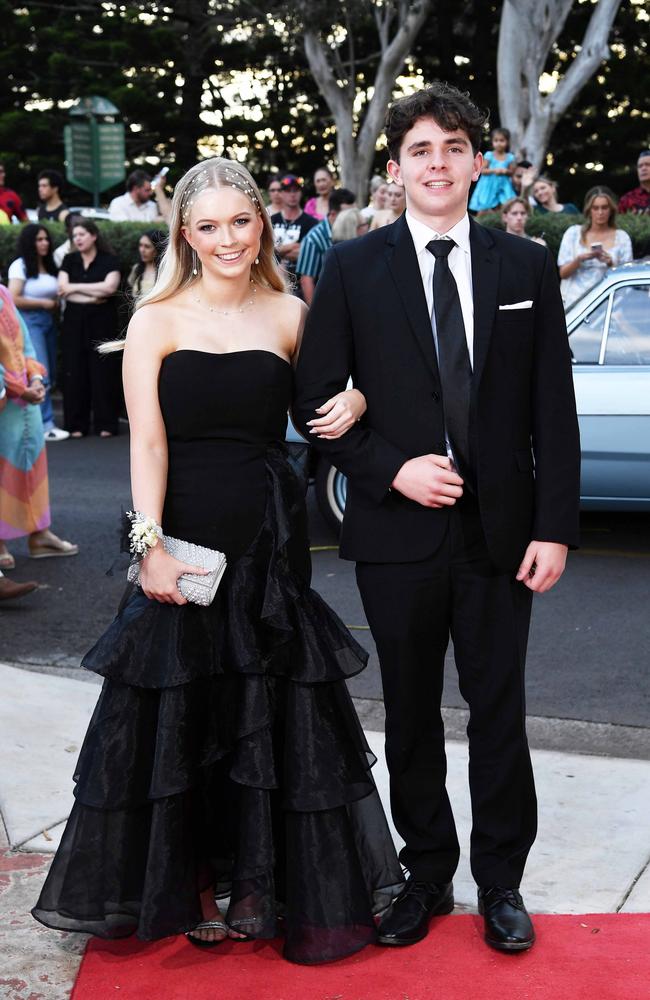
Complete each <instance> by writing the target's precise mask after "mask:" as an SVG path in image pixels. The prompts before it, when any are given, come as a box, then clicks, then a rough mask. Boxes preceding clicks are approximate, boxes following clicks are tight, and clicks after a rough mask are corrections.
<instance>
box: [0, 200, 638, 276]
mask: <svg viewBox="0 0 650 1000" xmlns="http://www.w3.org/2000/svg"><path fill="white" fill-rule="evenodd" d="M96 221H97V225H98V226H99V228H100V229H101V231H102V233H103V234H104V236H105V237H106V239H107V241H108V243H109V244H110V247H111V250H112V251H113V253H114V254H115V255H116V256H117V258H118V259H119V261H120V269H121V271H122V277H123V278H126V275H127V274H128V273H129V271H130V270H131V268H132V267H133V265H134V264H135V262H136V261H137V260H138V240H139V239H140V236H141V234H142V233H144V232H146V231H147V230H148V229H152V228H157V225H156V223H149V224H146V223H144V224H143V223H141V222H108V220H104V219H98V220H96ZM480 221H481V223H482V225H484V226H495V227H496V228H497V229H503V223H502V222H501V215H500V213H498V212H491V213H489V214H487V215H482V216H481V220H480ZM583 221H584V220H583V217H582V216H581V215H562V214H555V215H551V214H548V213H547V214H546V215H534V216H533V217H532V218H531V219H530V220H529V221H528V224H527V225H526V232H527V233H529V234H530V235H531V236H541V235H542V233H543V234H544V239H545V240H546V243H547V244H548V247H549V249H550V250H551V252H552V253H553V254H554V255H555V256H556V257H557V254H558V250H559V249H560V241H561V239H562V236H563V234H564V231H565V229H567V228H568V227H569V226H575V225H576V223H582V222H583ZM617 222H618V225H619V226H620V227H621V229H624V230H625V232H626V233H629V234H630V239H631V240H632V247H633V249H634V257H635V259H636V260H638V259H639V258H641V257H645V256H647V255H648V254H650V216H647V215H619V216H618V219H617ZM47 228H48V230H49V232H50V233H51V235H52V239H53V241H54V245H55V246H59V245H60V244H61V243H63V241H64V239H65V232H64V228H63V226H62V225H60V224H59V223H58V222H52V223H50V222H48V223H47ZM160 228H161V229H163V228H165V227H164V225H163V224H162V223H161V224H160ZM19 232H20V227H19V226H0V271H1V272H2V277H3V280H5V279H6V277H7V268H8V267H9V265H10V264H11V262H12V260H14V259H15V257H16V240H17V238H18V233H19Z"/></svg>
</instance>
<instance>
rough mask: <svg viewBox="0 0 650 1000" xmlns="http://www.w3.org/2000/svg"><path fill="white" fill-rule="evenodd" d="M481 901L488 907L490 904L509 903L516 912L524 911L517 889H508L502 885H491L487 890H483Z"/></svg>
mask: <svg viewBox="0 0 650 1000" xmlns="http://www.w3.org/2000/svg"><path fill="white" fill-rule="evenodd" d="M483 900H484V902H486V903H488V905H492V903H510V905H511V906H515V907H516V908H517V909H518V910H523V909H524V901H523V899H522V897H521V893H520V892H518V890H517V889H509V888H507V887H506V886H503V885H493V886H490V888H489V889H485V890H484V892H483Z"/></svg>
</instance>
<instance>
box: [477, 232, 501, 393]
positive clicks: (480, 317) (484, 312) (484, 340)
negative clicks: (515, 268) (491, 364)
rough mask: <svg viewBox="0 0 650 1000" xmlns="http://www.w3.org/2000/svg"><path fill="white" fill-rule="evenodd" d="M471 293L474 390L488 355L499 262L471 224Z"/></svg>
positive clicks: (488, 238)
mask: <svg viewBox="0 0 650 1000" xmlns="http://www.w3.org/2000/svg"><path fill="white" fill-rule="evenodd" d="M469 238H470V247H471V251H472V293H473V298H474V380H473V381H474V390H475V391H476V387H477V386H478V384H479V382H480V380H481V375H482V374H483V368H484V366H485V361H486V358H487V355H488V349H489V346H490V337H491V336H492V328H493V326H494V319H495V316H496V309H497V295H498V283H499V269H500V264H501V259H500V255H499V252H498V250H497V248H496V246H495V243H494V240H493V238H492V236H491V235H490V232H489V230H487V229H485V228H484V227H483V226H480V225H478V223H476V222H474V220H473V219H471V220H470V237H469Z"/></svg>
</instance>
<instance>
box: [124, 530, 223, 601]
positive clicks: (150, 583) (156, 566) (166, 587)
mask: <svg viewBox="0 0 650 1000" xmlns="http://www.w3.org/2000/svg"><path fill="white" fill-rule="evenodd" d="M209 572H210V571H209V570H207V569H200V568H199V567H198V566H189V565H188V564H187V563H184V562H180V561H179V560H178V559H174V557H173V556H170V555H169V553H168V552H165V550H164V548H163V547H162V544H161V543H160V542H159V543H158V545H155V546H154V547H153V549H150V550H149V552H148V553H147V554H146V556H145V557H144V559H143V560H142V565H141V566H140V586H141V587H142V590H143V591H144V594H145V596H146V597H148V598H149V599H150V600H152V601H160V602H161V603H162V604H187V600H186V599H185V598H184V597H183V595H182V594H181V592H180V590H179V589H178V578H179V576H182V575H183V574H184V573H195V574H196V575H197V576H207V574H208V573H209Z"/></svg>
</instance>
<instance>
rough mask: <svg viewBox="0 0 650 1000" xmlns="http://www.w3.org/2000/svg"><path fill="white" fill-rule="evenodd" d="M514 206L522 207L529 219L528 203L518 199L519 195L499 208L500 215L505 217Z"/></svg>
mask: <svg viewBox="0 0 650 1000" xmlns="http://www.w3.org/2000/svg"><path fill="white" fill-rule="evenodd" d="M515 205H523V206H524V208H525V210H526V215H527V216H528V217H529V218H530V216H531V215H532V209H531V207H530V202H528V201H526V199H525V198H520V197H519V195H517V197H516V198H509V199H508V201H504V203H503V205H502V206H501V215H507V213H508V212H510V211H511V210H512V209H513V208H514V207H515Z"/></svg>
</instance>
